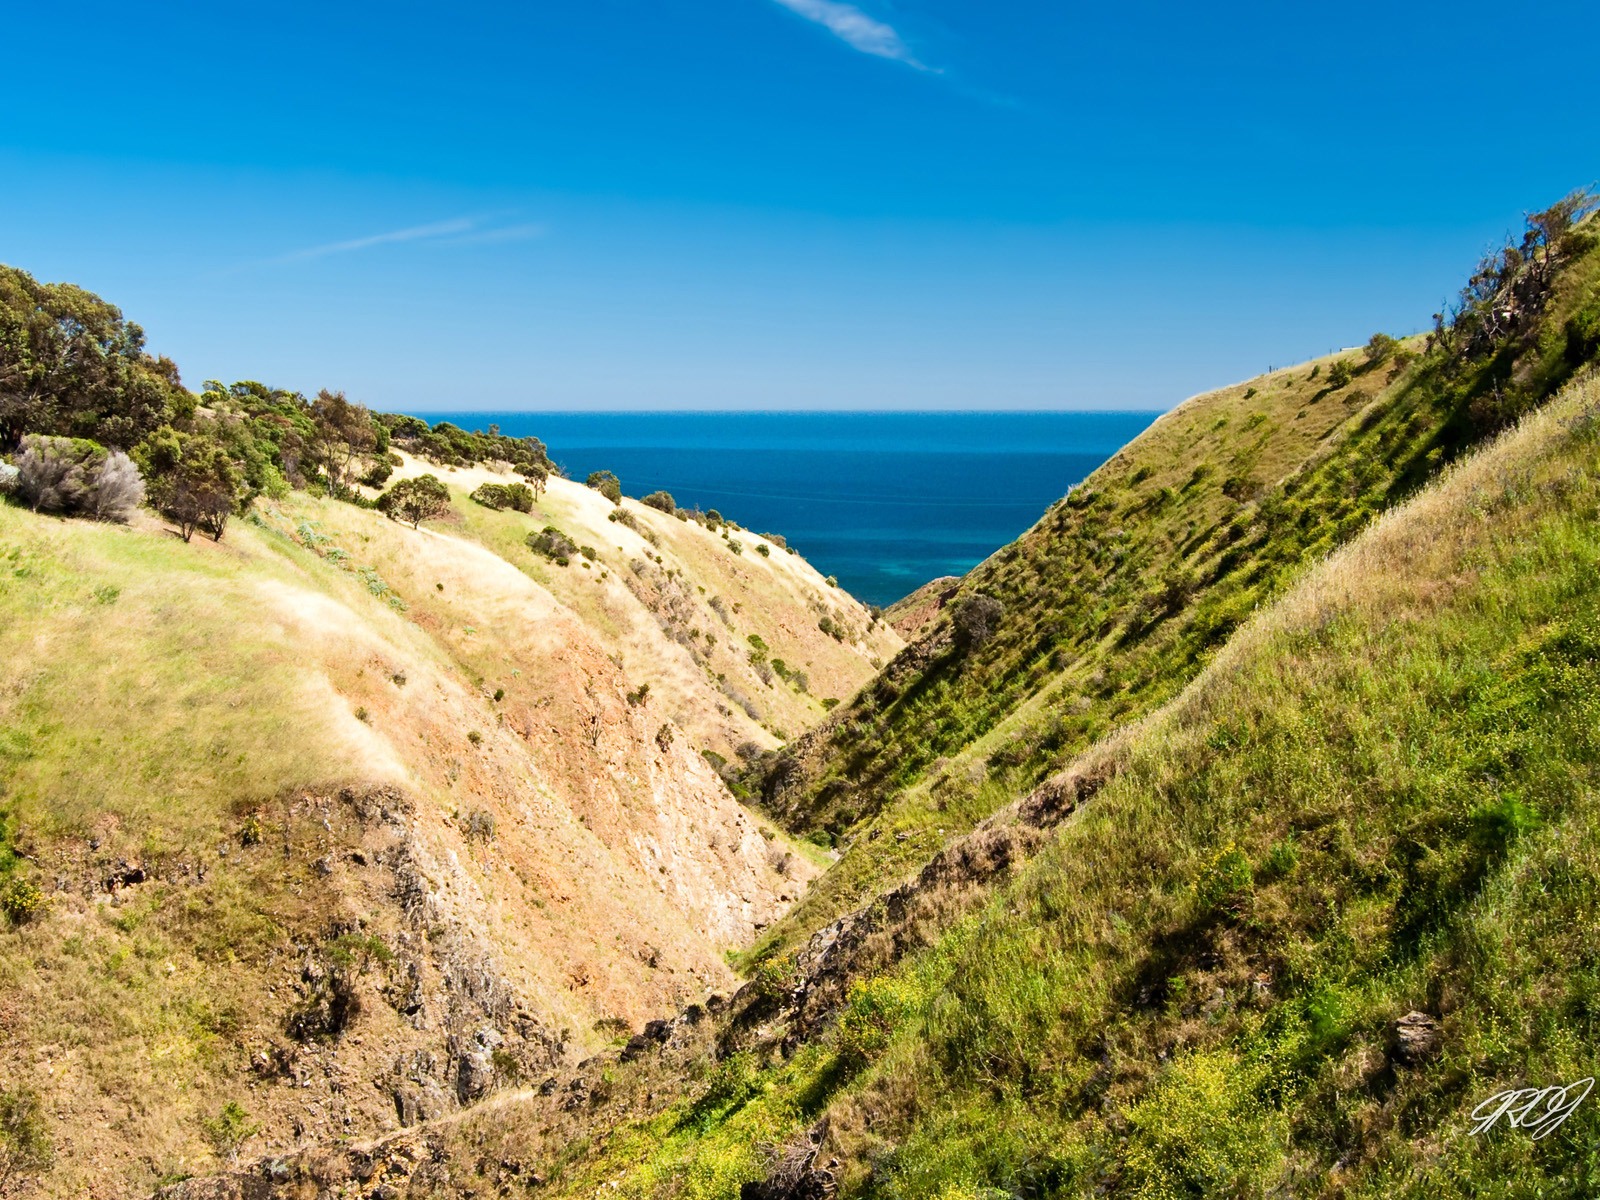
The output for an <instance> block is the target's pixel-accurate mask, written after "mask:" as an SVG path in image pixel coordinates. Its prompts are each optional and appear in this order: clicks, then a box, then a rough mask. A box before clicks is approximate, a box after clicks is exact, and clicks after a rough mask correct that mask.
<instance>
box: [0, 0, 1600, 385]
mask: <svg viewBox="0 0 1600 1200" xmlns="http://www.w3.org/2000/svg"><path fill="white" fill-rule="evenodd" d="M142 7H143V11H141V10H140V8H138V7H135V8H130V7H128V6H126V5H118V6H111V5H106V4H100V3H95V2H90V3H86V4H79V5H76V6H73V7H71V8H70V9H67V8H63V7H62V6H59V5H40V4H35V5H29V6H25V7H18V8H16V9H15V10H14V11H12V12H10V13H8V15H7V18H6V34H7V39H6V40H7V42H8V44H9V46H10V47H11V51H12V52H11V53H10V54H8V55H7V66H6V71H5V72H4V74H3V76H0V100H4V102H5V111H6V113H7V119H6V121H5V123H4V124H3V126H0V183H3V186H0V234H3V241H0V261H5V262H10V263H12V264H15V265H17V266H21V267H23V268H25V269H27V270H29V271H31V272H33V273H34V274H36V275H38V276H40V277H41V278H46V279H70V280H73V281H74V282H79V283H82V284H84V285H85V286H88V287H90V288H92V289H94V290H96V291H98V292H100V293H101V294H103V295H105V296H106V297H107V298H109V299H112V300H113V301H115V302H117V303H118V304H120V305H121V306H122V307H123V308H124V310H125V311H127V312H128V314H129V315H130V316H132V317H133V318H134V319H136V320H138V321H140V322H141V323H142V324H144V325H145V327H146V329H147V330H148V332H149V335H150V341H151V344H152V346H153V347H154V348H155V349H157V350H160V351H162V352H164V353H167V354H170V355H172V356H173V357H174V358H175V359H177V361H178V362H179V364H180V366H181V367H182V368H183V371H184V374H185V378H186V380H187V381H188V382H190V383H191V384H193V385H198V384H199V383H200V382H201V381H202V380H204V379H206V378H209V377H222V378H226V379H234V378H256V379H261V380H264V381H266V382H269V383H273V384H277V385H281V386H287V387H293V388H298V389H302V390H307V391H312V390H315V389H316V388H318V387H323V386H327V387H335V388H342V389H344V390H345V391H347V392H348V393H349V394H350V395H351V396H352V397H353V398H356V399H359V400H362V401H364V402H366V403H368V404H371V405H374V406H375V407H379V408H386V409H405V408H410V409H430V410H439V409H450V408H461V409H479V410H481V409H486V408H519V409H520V408H529V409H538V408H545V409H581V408H689V407H693V408H811V407H821V408H924V407H926V408H991V407H992V408H1058V407H1077V408H1116V407H1125V408H1162V407H1167V406H1169V405H1170V404H1172V403H1175V402H1176V401H1178V400H1180V399H1182V398H1183V397H1184V396H1185V395H1188V394H1190V393H1192V392H1195V391H1199V390H1202V389H1204V388H1206V387H1209V386H1212V385H1216V384H1220V383H1225V382H1229V381H1232V380H1234V379H1238V378H1243V377H1245V376H1248V375H1251V374H1254V373H1256V372H1259V371H1261V370H1264V369H1266V368H1267V367H1268V366H1273V365H1280V366H1281V365H1283V364H1285V363H1287V362H1291V361H1295V360H1298V359H1301V358H1305V357H1308V356H1310V355H1313V354H1319V353H1323V352H1325V351H1327V350H1329V349H1330V348H1333V347H1335V346H1338V345H1341V344H1355V343H1358V342H1361V341H1364V340H1365V339H1366V338H1367V336H1368V335H1370V334H1371V333H1372V332H1374V331H1375V330H1378V329H1385V330H1389V331H1392V332H1405V331H1410V330H1414V329H1417V328H1420V327H1422V326H1424V325H1425V324H1426V323H1427V321H1428V317H1429V314H1430V313H1432V312H1433V311H1435V309H1437V307H1438V306H1439V304H1440V303H1441V302H1442V301H1443V300H1444V299H1445V298H1446V297H1447V296H1448V295H1450V294H1451V293H1452V292H1453V291H1454V290H1455V288H1456V287H1457V286H1458V285H1459V283H1460V282H1461V280H1462V279H1463V278H1464V276H1465V274H1466V272H1467V271H1468V269H1469V268H1470V267H1471V265H1472V263H1473V261H1474V260H1475V259H1476V257H1477V256H1478V254H1479V253H1480V252H1481V251H1482V250H1484V249H1485V248H1487V246H1488V245H1489V244H1490V243H1491V242H1492V241H1494V240H1495V239H1496V238H1498V237H1500V236H1502V235H1504V234H1505V233H1506V232H1507V231H1508V230H1510V229H1511V228H1512V227H1513V226H1514V225H1515V224H1516V222H1517V220H1518V218H1519V215H1520V213H1521V212H1522V211H1524V210H1525V209H1528V208H1531V207H1536V206H1540V205H1542V204H1544V203H1547V202H1549V201H1550V200H1552V199H1554V198H1555V197H1557V196H1558V195H1560V194H1561V193H1563V192H1565V191H1567V190H1569V189H1570V188H1572V187H1574V186H1577V185H1580V184H1584V183H1589V182H1592V181H1593V180H1594V179H1595V178H1596V177H1597V176H1600V122H1596V121H1595V120H1594V119H1593V115H1592V82H1593V79H1594V66H1593V49H1594V47H1595V46H1596V45H1597V44H1600V6H1596V5H1594V4H1592V3H1584V4H1579V3H1564V2H1540V3H1533V4H1525V5H1508V4H1504V3H1495V4H1485V3H1478V2H1476V0H1466V2H1464V3H1456V4H1451V5H1443V4H1416V5H1409V6H1395V5H1392V4H1376V3H1365V2H1362V3H1348V4H1344V5H1341V6H1338V7H1331V6H1308V5H1286V4H1281V3H1279V4H1232V5H1211V6H1205V5H1195V4H1177V3H1154V2H1150V0H1145V2H1137V0H1136V2H1134V3H1123V4H1118V5H1106V4H1097V5H1087V4H1075V3H1044V2H1038V0H1011V2H1005V0H990V2H989V3H982V4H980V3H976V2H973V0H960V2H958V0H894V2H890V0H862V3H860V4H859V5H850V4H845V3H840V2H837V0H656V2H654V3H645V2H644V0H581V2H578V3H562V4H556V3H548V2H545V0H527V2H525V3H522V4H517V5H501V4H488V3H470V2H468V3H458V4H455V5H451V6H446V5H443V4H420V3H408V2H405V0H400V2H396V3H389V4H384V5H381V6H379V5H367V4H354V3H351V4H329V3H326V0H324V2H323V3H319V4H300V3H295V2H287V3H278V4H273V5H254V6H249V7H248V8H247V7H245V6H234V5H219V4H215V3H207V4H192V3H183V2H176V3H167V4H163V5H160V6H153V5H152V6H142Z"/></svg>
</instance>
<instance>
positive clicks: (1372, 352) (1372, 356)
mask: <svg viewBox="0 0 1600 1200" xmlns="http://www.w3.org/2000/svg"><path fill="white" fill-rule="evenodd" d="M1399 348H1400V343H1399V342H1397V341H1396V340H1395V339H1394V338H1392V337H1390V336H1389V335H1388V334H1387V333H1375V334H1373V335H1372V337H1371V338H1370V339H1369V340H1368V341H1367V351H1366V353H1367V363H1368V365H1369V366H1374V367H1376V366H1380V365H1381V364H1383V363H1385V362H1387V361H1388V360H1389V359H1390V358H1392V357H1394V352H1395V351H1396V350H1398V349H1399Z"/></svg>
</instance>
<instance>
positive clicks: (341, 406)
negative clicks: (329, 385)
mask: <svg viewBox="0 0 1600 1200" xmlns="http://www.w3.org/2000/svg"><path fill="white" fill-rule="evenodd" d="M311 421H312V424H313V426H314V427H315V429H316V438H315V441H314V442H313V443H312V447H311V450H312V457H313V458H314V460H315V462H316V464H317V466H318V467H319V468H321V470H322V473H323V474H324V475H326V476H327V478H328V489H329V490H330V491H331V492H333V493H334V495H338V494H339V493H341V492H343V491H344V490H346V489H347V488H349V486H350V485H351V483H353V482H354V481H355V480H356V478H358V477H359V476H360V475H361V474H362V471H361V470H360V469H358V464H361V463H364V462H365V460H366V459H367V458H369V457H371V456H372V454H373V453H374V452H375V451H376V450H377V449H378V432H377V428H376V426H375V425H374V423H373V420H372V414H371V413H370V412H368V411H367V410H366V409H365V408H363V407H362V406H361V405H359V404H352V403H351V402H350V401H349V400H346V399H345V395H344V393H343V392H330V391H328V390H327V389H326V388H324V389H323V390H322V391H320V392H318V393H317V398H316V399H315V400H313V401H312V402H311Z"/></svg>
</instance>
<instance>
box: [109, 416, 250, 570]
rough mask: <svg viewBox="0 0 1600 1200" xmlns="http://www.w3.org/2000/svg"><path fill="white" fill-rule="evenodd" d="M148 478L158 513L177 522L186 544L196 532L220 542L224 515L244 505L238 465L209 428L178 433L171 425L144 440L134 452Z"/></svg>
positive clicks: (151, 496) (243, 493) (224, 527)
mask: <svg viewBox="0 0 1600 1200" xmlns="http://www.w3.org/2000/svg"><path fill="white" fill-rule="evenodd" d="M136 453H137V454H138V455H139V461H140V465H141V466H143V468H144V472H145V476H146V477H147V478H148V479H149V481H150V499H151V503H152V504H153V505H154V506H155V508H156V511H157V512H159V513H161V515H162V516H164V517H166V518H167V519H168V520H170V521H172V522H173V523H174V524H176V525H177V526H178V535H179V536H180V537H182V538H183V540H184V541H185V542H187V541H189V540H191V539H192V538H193V537H194V534H195V530H197V529H198V530H201V531H203V532H205V533H208V534H210V535H211V540H212V541H214V542H220V541H221V540H222V535H223V532H224V531H225V530H226V529H227V527H228V518H229V517H231V516H233V514H234V513H235V512H237V511H239V509H240V508H241V507H242V506H243V505H245V503H246V487H245V480H244V476H243V475H242V473H241V472H240V470H239V468H238V465H237V464H236V463H235V462H234V461H233V459H232V457H231V456H230V455H229V454H228V451H227V449H226V447H224V446H223V444H222V443H221V442H220V441H218V440H217V439H216V438H215V437H213V436H212V435H211V433H210V432H209V431H202V432H198V433H179V432H178V431H177V430H175V429H172V428H171V427H170V426H169V427H168V428H166V429H162V430H159V431H158V432H156V433H155V434H152V435H151V436H150V437H148V438H146V439H145V440H144V442H142V443H141V444H140V446H139V448H138V450H137V451H136Z"/></svg>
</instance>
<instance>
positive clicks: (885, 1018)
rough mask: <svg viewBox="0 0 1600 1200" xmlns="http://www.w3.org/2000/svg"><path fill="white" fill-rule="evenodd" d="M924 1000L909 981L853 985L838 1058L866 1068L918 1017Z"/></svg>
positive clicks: (866, 981) (882, 980) (841, 1023)
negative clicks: (898, 1033) (911, 1020)
mask: <svg viewBox="0 0 1600 1200" xmlns="http://www.w3.org/2000/svg"><path fill="white" fill-rule="evenodd" d="M920 1002H921V997H920V996H919V995H918V993H917V990H916V987H915V986H914V985H913V984H912V983H911V982H910V981H909V980H907V979H904V978H901V977H899V976H894V975H880V976H878V977H876V978H873V979H858V980H856V981H855V982H854V983H852V984H851V985H850V999H849V1003H848V1005H847V1006H846V1008H845V1010H844V1012H843V1013H842V1014H840V1017H839V1032H838V1039H839V1040H838V1047H839V1057H840V1058H842V1059H843V1060H844V1061H845V1063H846V1064H847V1065H849V1066H852V1067H861V1066H865V1065H866V1064H867V1063H869V1062H871V1061H872V1060H873V1059H875V1058H877V1057H878V1056H879V1055H880V1054H882V1053H883V1052H884V1051H885V1050H886V1049H888V1047H889V1041H890V1039H891V1038H893V1037H894V1034H895V1030H897V1029H899V1028H900V1027H901V1026H902V1025H904V1024H905V1023H906V1022H907V1021H908V1020H909V1019H911V1018H912V1017H913V1016H915V1015H916V1013H917V1009H918V1007H919V1005H920Z"/></svg>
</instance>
